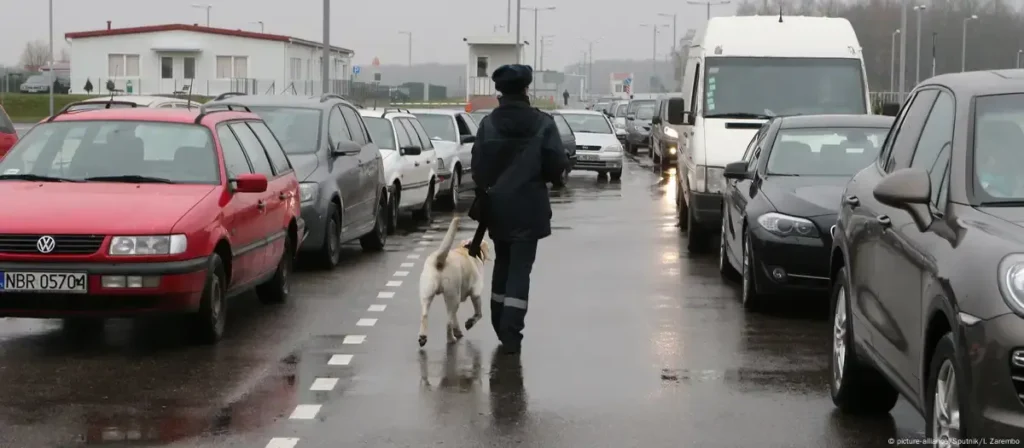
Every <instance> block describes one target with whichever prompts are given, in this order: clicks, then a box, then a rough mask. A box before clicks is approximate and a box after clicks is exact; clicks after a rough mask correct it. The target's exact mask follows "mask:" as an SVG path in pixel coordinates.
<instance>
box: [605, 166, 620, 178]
mask: <svg viewBox="0 0 1024 448" xmlns="http://www.w3.org/2000/svg"><path fill="white" fill-rule="evenodd" d="M608 174H609V175H610V176H611V177H612V180H621V179H622V168H619V169H617V170H615V171H612V172H610V173H608Z"/></svg>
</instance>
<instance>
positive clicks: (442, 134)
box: [415, 114, 459, 142]
mask: <svg viewBox="0 0 1024 448" xmlns="http://www.w3.org/2000/svg"><path fill="white" fill-rule="evenodd" d="M415 115H416V118H419V120H420V124H422V125H423V129H424V130H426V131H427V135H429V136H430V139H431V140H435V139H439V140H444V141H446V142H457V141H459V139H458V133H457V132H455V121H454V120H452V117H450V116H448V115H440V114H415Z"/></svg>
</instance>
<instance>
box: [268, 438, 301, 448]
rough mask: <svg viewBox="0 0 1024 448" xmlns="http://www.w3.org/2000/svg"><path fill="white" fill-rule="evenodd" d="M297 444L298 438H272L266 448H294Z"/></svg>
mask: <svg viewBox="0 0 1024 448" xmlns="http://www.w3.org/2000/svg"><path fill="white" fill-rule="evenodd" d="M298 444H299V438H298V437H274V438H273V439H270V443H268V444H267V447H266V448H295V445H298Z"/></svg>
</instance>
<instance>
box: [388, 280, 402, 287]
mask: <svg viewBox="0 0 1024 448" xmlns="http://www.w3.org/2000/svg"><path fill="white" fill-rule="evenodd" d="M385 286H387V287H388V288H397V287H399V286H402V281H401V280H391V281H389V282H388V284H387V285H385Z"/></svg>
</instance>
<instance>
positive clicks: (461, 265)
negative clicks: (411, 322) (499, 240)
mask: <svg viewBox="0 0 1024 448" xmlns="http://www.w3.org/2000/svg"><path fill="white" fill-rule="evenodd" d="M458 231H459V218H458V217H456V218H452V223H451V225H449V226H448V233H446V234H445V235H444V239H443V240H441V247H439V248H438V249H437V251H436V252H434V253H432V254H430V256H428V257H427V259H426V261H425V262H424V263H423V273H422V274H420V305H421V315H420V338H419V342H420V347H423V346H424V345H426V344H427V311H429V310H430V304H431V303H433V302H434V297H436V296H438V295H441V296H444V304H445V307H446V308H447V311H448V332H447V336H448V343H449V344H453V343H455V342H458V340H459V339H461V338H462V328H461V327H460V325H459V320H458V319H459V317H458V311H459V305H461V304H462V302H465V301H466V299H473V316H472V317H470V318H469V319H468V320H466V329H467V330H469V329H470V328H473V325H476V323H477V322H478V321H479V320H480V318H481V317H483V311H482V310H481V309H480V297H481V295H482V294H483V292H484V262H486V261H488V260H490V259H491V258H492V255H491V246H490V245H489V244H488V243H487V241H486V240H485V241H483V242H482V243H481V245H480V256H479V257H473V256H470V255H469V249H467V248H466V247H465V246H466V245H468V244H469V242H470V240H465V241H463V242H462V243H461V244H459V246H458V247H456V248H454V249H453V248H452V246H453V245H454V244H455V234H456V233H457V232H458Z"/></svg>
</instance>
